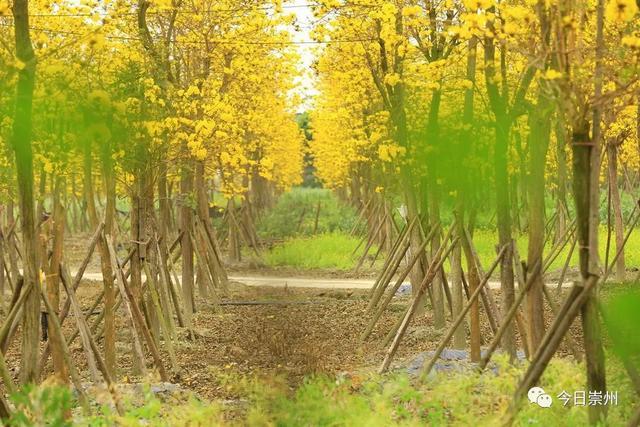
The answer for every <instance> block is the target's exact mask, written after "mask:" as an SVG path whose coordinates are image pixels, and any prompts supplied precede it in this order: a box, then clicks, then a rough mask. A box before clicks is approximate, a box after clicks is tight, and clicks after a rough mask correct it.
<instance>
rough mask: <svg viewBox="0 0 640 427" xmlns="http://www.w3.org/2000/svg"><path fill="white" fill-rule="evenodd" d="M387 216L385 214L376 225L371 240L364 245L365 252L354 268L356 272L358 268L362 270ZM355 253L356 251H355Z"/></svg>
mask: <svg viewBox="0 0 640 427" xmlns="http://www.w3.org/2000/svg"><path fill="white" fill-rule="evenodd" d="M386 218H387V216H386V215H384V216H383V218H382V220H381V221H380V222H379V224H378V226H377V227H376V229H375V231H374V232H373V234H371V235H370V237H369V240H368V241H367V244H366V246H365V247H364V252H363V253H362V256H361V257H360V260H359V261H358V264H357V265H356V268H355V269H354V272H355V273H357V272H358V270H360V267H362V264H364V261H365V259H366V258H367V255H368V254H369V251H370V250H371V247H372V246H373V244H374V243H375V240H376V239H375V236H376V235H377V234H378V233H379V232H380V230H381V229H382V226H383V225H384V221H385V220H386ZM354 254H355V252H354Z"/></svg>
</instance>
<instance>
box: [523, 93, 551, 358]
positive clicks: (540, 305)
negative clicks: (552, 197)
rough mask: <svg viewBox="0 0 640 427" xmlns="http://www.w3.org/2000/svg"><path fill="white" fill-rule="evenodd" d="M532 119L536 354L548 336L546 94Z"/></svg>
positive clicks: (531, 303)
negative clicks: (544, 261)
mask: <svg viewBox="0 0 640 427" xmlns="http://www.w3.org/2000/svg"><path fill="white" fill-rule="evenodd" d="M535 108H536V109H535V111H532V112H531V113H530V116H529V120H530V126H529V127H530V129H531V134H530V139H529V144H528V145H529V168H528V171H529V183H528V184H529V186H528V187H529V250H528V257H527V264H528V267H529V271H528V273H529V274H530V275H532V276H533V278H529V280H532V281H533V284H532V285H531V287H530V288H529V291H528V292H527V299H526V307H525V309H526V313H527V324H528V327H529V330H528V331H527V332H528V333H527V337H528V338H529V349H530V352H531V353H535V352H536V350H537V348H538V346H539V345H540V343H541V342H542V337H543V336H544V331H545V326H544V294H543V286H544V278H543V275H542V253H543V250H544V241H545V239H544V233H545V209H544V192H545V178H544V169H545V163H546V156H547V147H548V146H549V137H550V134H549V132H550V126H549V122H550V113H549V105H548V102H547V100H546V99H545V97H544V95H543V94H542V93H539V95H538V103H537V105H536V107H535Z"/></svg>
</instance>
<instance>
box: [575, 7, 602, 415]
mask: <svg viewBox="0 0 640 427" xmlns="http://www.w3.org/2000/svg"><path fill="white" fill-rule="evenodd" d="M604 3H605V2H604V0H598V3H597V9H596V10H597V21H596V55H595V64H596V65H595V73H594V80H595V91H594V99H595V102H596V104H595V106H594V108H593V130H592V135H593V140H590V139H589V137H588V135H589V132H588V129H589V128H588V124H587V125H586V126H585V127H584V129H583V128H579V130H580V132H579V136H580V137H581V138H580V139H577V140H574V155H575V156H576V157H578V158H580V159H581V158H583V157H584V158H585V159H584V160H582V162H583V163H584V164H585V166H586V171H584V176H583V178H582V180H583V181H585V182H586V183H587V184H588V186H587V188H586V191H585V196H581V195H580V192H579V191H575V190H574V193H575V194H576V196H575V197H576V198H577V197H588V202H587V203H586V208H587V209H586V213H583V217H588V223H587V230H586V232H585V230H584V224H581V226H582V229H581V230H580V234H581V236H580V241H579V243H580V247H581V248H585V247H586V248H587V249H586V250H584V249H582V250H581V251H580V257H581V270H580V271H581V272H582V277H583V280H587V279H588V276H592V275H599V273H600V257H599V254H598V230H599V225H600V215H599V214H600V213H599V207H600V186H599V183H600V155H601V149H600V145H601V139H602V132H601V123H600V122H601V119H602V108H603V107H602V102H601V101H602V100H601V98H602V86H603V75H604V71H603V61H604V50H605V43H604V7H605V4H604ZM587 141H588V142H590V143H591V144H590V145H582V146H578V145H576V144H575V142H587ZM576 150H578V151H584V154H583V153H579V154H578V153H576ZM576 166H577V167H576ZM576 166H574V171H575V170H576V169H578V170H577V171H578V178H580V173H581V172H580V169H584V168H582V167H580V165H576ZM575 179H576V177H575V172H574V180H575ZM583 204H584V203H583ZM583 209H584V208H583ZM582 221H584V219H583V220H582ZM585 237H588V240H587V241H585ZM599 288H600V287H599V286H598V285H596V287H595V288H594V289H593V291H592V293H591V295H589V297H588V298H587V300H586V302H585V303H584V305H583V306H582V330H583V332H584V350H585V357H586V364H587V386H588V390H591V391H601V392H602V394H603V395H604V393H605V392H606V389H607V381H606V371H605V358H604V350H603V348H602V331H601V326H600V318H599V316H598V299H599ZM606 415H607V407H606V406H605V405H601V406H598V405H595V406H589V422H590V423H591V424H596V423H598V422H600V421H601V420H602V419H603V418H605V417H606Z"/></svg>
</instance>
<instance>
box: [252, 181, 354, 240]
mask: <svg viewBox="0 0 640 427" xmlns="http://www.w3.org/2000/svg"><path fill="white" fill-rule="evenodd" d="M318 206H319V207H320V210H319V211H318ZM318 212H319V213H318ZM316 216H317V217H318V221H317V226H316ZM355 221H356V212H355V210H354V209H353V208H351V207H350V206H348V205H346V204H345V203H342V202H341V201H340V200H339V199H338V198H337V197H336V195H335V194H334V193H333V192H332V191H331V190H327V189H320V188H294V189H292V190H291V191H289V192H287V193H285V194H283V195H282V196H280V197H279V198H278V201H277V202H276V205H275V206H274V207H273V208H272V209H270V210H269V211H267V212H266V213H265V214H264V216H263V217H262V218H260V220H259V221H258V223H257V229H258V234H259V235H260V236H261V237H264V238H275V239H286V238H291V237H294V236H298V237H299V236H312V235H314V234H325V233H335V232H349V231H350V230H351V229H352V228H353V225H354V224H355Z"/></svg>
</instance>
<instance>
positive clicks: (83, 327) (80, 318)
mask: <svg viewBox="0 0 640 427" xmlns="http://www.w3.org/2000/svg"><path fill="white" fill-rule="evenodd" d="M60 273H61V277H62V285H63V286H64V289H65V291H66V292H67V296H68V298H69V301H71V306H72V308H73V312H74V315H75V318H76V322H77V323H78V330H79V331H80V338H81V340H82V345H83V346H86V347H85V352H86V354H87V360H88V362H89V367H90V369H92V370H93V369H96V366H95V365H96V362H97V367H98V369H100V373H101V374H102V377H103V378H104V380H105V382H106V383H107V389H108V390H109V393H110V394H111V398H112V400H113V404H114V406H115V407H116V410H117V411H118V414H119V415H124V410H123V409H122V405H121V404H120V397H119V396H118V394H117V390H116V386H115V384H114V383H113V380H112V378H111V375H110V374H109V370H108V369H107V365H106V363H105V361H104V359H103V358H102V356H101V355H100V349H99V348H98V345H97V344H96V341H95V339H94V338H93V336H92V335H91V331H90V330H89V326H88V325H87V321H86V319H85V317H84V314H83V313H82V308H81V307H80V303H78V300H77V298H76V295H75V292H74V290H73V288H72V287H71V286H69V284H68V280H67V279H68V277H66V274H65V270H64V269H63V268H62V265H61V266H60ZM92 365H93V366H92ZM96 377H97V373H96ZM96 381H97V378H96Z"/></svg>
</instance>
